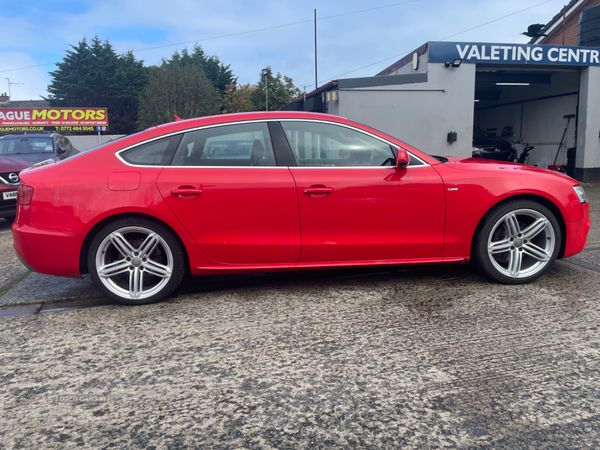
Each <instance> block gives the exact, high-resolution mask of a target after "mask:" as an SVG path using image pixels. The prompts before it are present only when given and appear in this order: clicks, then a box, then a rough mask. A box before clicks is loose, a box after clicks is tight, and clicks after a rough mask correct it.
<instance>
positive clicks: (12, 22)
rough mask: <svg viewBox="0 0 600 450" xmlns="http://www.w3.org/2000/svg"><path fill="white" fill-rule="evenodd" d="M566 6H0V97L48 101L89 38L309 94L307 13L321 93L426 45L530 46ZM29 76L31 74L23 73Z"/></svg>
mask: <svg viewBox="0 0 600 450" xmlns="http://www.w3.org/2000/svg"><path fill="white" fill-rule="evenodd" d="M565 3H567V0H503V1H498V0H412V1H411V0H404V1H397V0H396V1H394V0H372V1H369V2H365V1H364V0H360V1H359V0H330V1H321V2H318V1H299V0H285V1H283V0H278V1H275V0H261V1H259V0H256V1H239V0H227V1H220V2H216V1H197V0H170V1H165V0H160V1H157V0H101V1H100V2H98V1H97V0H94V1H90V0H77V1H70V0H53V1H47V0H27V1H14V0H0V11H2V26H1V28H0V93H2V92H7V91H8V81H7V80H6V79H5V78H9V79H10V82H11V83H20V84H12V85H11V91H12V99H13V100H25V99H39V98H40V96H42V95H46V94H47V93H46V86H47V85H48V83H49V82H50V76H49V75H48V72H49V71H51V70H54V68H55V65H54V64H55V63H56V62H58V61H61V60H62V58H63V56H64V54H65V51H66V50H67V49H69V48H70V47H69V46H70V45H75V44H77V42H78V41H80V40H81V39H82V38H83V37H85V38H87V39H91V38H93V37H94V36H95V35H97V36H98V37H99V38H100V39H101V40H105V39H108V40H109V41H110V42H111V44H113V46H114V48H115V49H116V50H117V52H118V53H122V52H125V51H127V50H133V51H134V54H135V56H136V57H137V58H138V59H142V60H144V63H145V64H146V65H151V64H157V63H159V62H160V60H161V58H162V57H169V56H170V55H172V54H173V52H174V51H175V50H181V49H183V48H185V47H186V46H187V47H188V48H189V49H191V48H193V46H194V43H195V42H197V43H198V44H200V45H201V46H202V48H203V49H204V51H205V52H206V53H207V54H209V55H217V56H218V57H219V58H220V59H221V61H223V62H224V63H225V64H230V65H231V69H232V70H233V72H234V74H235V75H236V76H237V77H238V82H239V83H242V84H245V83H256V82H257V81H258V79H259V76H260V72H261V69H262V68H264V67H266V66H271V67H272V69H273V71H274V72H275V73H277V72H281V73H282V74H284V75H287V76H289V77H292V78H293V80H294V84H295V85H296V86H298V87H299V88H300V89H303V88H304V86H307V87H306V90H307V91H310V90H312V89H314V78H315V75H314V73H315V72H314V71H315V69H314V29H313V23H312V19H313V10H314V9H315V8H316V9H317V19H318V21H317V30H318V38H317V39H318V80H319V85H320V84H322V83H324V82H327V81H329V80H331V79H336V78H350V77H358V76H372V75H375V74H376V73H378V72H379V71H381V70H382V69H384V68H385V67H387V66H389V65H390V64H392V63H393V62H395V61H396V60H398V59H400V58H401V57H402V56H404V55H405V54H407V53H409V52H410V51H411V50H414V49H415V48H417V47H419V46H420V45H422V44H424V43H425V42H427V41H436V40H447V41H457V42H508V43H526V42H528V40H529V38H527V37H526V36H522V35H521V34H520V33H521V32H523V31H525V30H526V29H527V26H528V25H530V24H532V23H546V22H548V21H549V20H550V19H551V18H552V17H553V16H554V15H555V14H556V13H558V12H559V11H560V9H561V8H562V6H563V4H565ZM336 16H337V17H336ZM505 16H508V17H505ZM503 17H504V18H503ZM299 22H300V23H299ZM302 22H304V23H302ZM488 22H492V23H488ZM486 23H487V24H486ZM484 24H486V25H484ZM481 25H483V26H481ZM474 27H478V28H475V29H472V28H474ZM268 28H271V29H268ZM471 29H472V30H471ZM256 30H262V31H256ZM467 30H470V31H467ZM246 32H250V33H246ZM242 33H243V34H242ZM458 33H460V34H458ZM236 34H237V35H236ZM455 34H457V35H456V36H453V35H455ZM446 38H448V39H446ZM30 66H38V67H31V68H25V67H30ZM365 66H368V67H365ZM12 69H18V70H12ZM356 69H360V70H356ZM98 106H101V105H98Z"/></svg>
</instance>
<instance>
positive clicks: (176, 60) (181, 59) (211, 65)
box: [163, 44, 237, 96]
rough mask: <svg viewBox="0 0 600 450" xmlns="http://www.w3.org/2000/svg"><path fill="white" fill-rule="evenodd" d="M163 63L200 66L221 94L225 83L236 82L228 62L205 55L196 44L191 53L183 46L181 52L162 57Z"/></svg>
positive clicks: (225, 85)
mask: <svg viewBox="0 0 600 450" xmlns="http://www.w3.org/2000/svg"><path fill="white" fill-rule="evenodd" d="M163 65H180V66H187V65H195V66H199V67H202V69H203V70H204V73H205V74H206V76H207V77H208V79H209V80H210V82H211V83H212V85H213V86H214V87H216V88H217V89H218V90H219V92H220V93H221V96H223V95H224V94H225V91H226V89H227V85H230V84H232V85H235V84H236V83H237V77H234V76H233V72H232V70H231V69H230V68H229V67H230V64H228V65H225V64H223V63H222V62H221V60H220V59H219V58H218V57H217V56H206V54H205V53H204V50H202V47H201V46H199V45H198V44H196V45H195V46H194V51H193V52H192V54H190V53H189V52H188V51H187V48H184V49H183V50H182V52H181V54H179V52H177V51H176V52H175V53H173V56H171V59H164V58H163Z"/></svg>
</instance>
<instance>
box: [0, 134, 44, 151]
mask: <svg viewBox="0 0 600 450" xmlns="http://www.w3.org/2000/svg"><path fill="white" fill-rule="evenodd" d="M53 152H54V150H53V147H52V137H51V136H48V137H22V138H19V139H0V155H20V154H25V153H53Z"/></svg>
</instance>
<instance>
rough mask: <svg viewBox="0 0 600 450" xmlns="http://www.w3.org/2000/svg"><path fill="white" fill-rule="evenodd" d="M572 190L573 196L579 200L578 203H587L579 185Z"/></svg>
mask: <svg viewBox="0 0 600 450" xmlns="http://www.w3.org/2000/svg"><path fill="white" fill-rule="evenodd" d="M573 190H574V191H575V194H577V197H578V198H579V203H587V197H586V195H585V191H584V190H583V187H581V185H579V184H578V185H577V186H573Z"/></svg>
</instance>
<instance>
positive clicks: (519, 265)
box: [473, 200, 562, 284]
mask: <svg viewBox="0 0 600 450" xmlns="http://www.w3.org/2000/svg"><path fill="white" fill-rule="evenodd" d="M534 223H535V224H536V226H535V227H534V226H532V225H533V224H534ZM561 242H562V236H561V230H560V225H559V223H558V220H557V219H556V217H555V216H554V214H552V212H551V211H550V210H549V209H548V208H546V207H545V206H544V205H541V204H540V203H537V202H535V201H531V200H513V201H509V202H506V203H503V204H500V205H498V206H496V207H494V208H492V209H491V210H490V211H489V212H488V213H487V214H486V215H485V217H484V221H483V226H482V227H481V228H480V229H479V231H478V232H477V234H476V235H475V236H474V245H473V258H474V260H475V262H476V263H477V265H478V266H479V269H480V270H481V271H482V272H483V274H484V275H485V276H487V277H488V278H490V279H492V280H494V281H497V282H499V283H503V284H526V283H529V282H531V281H533V280H535V279H537V278H539V277H540V276H542V275H543V274H544V273H545V272H546V271H547V270H548V269H549V268H550V267H551V266H552V264H554V261H555V260H556V257H557V256H558V252H559V251H560V247H561Z"/></svg>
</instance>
